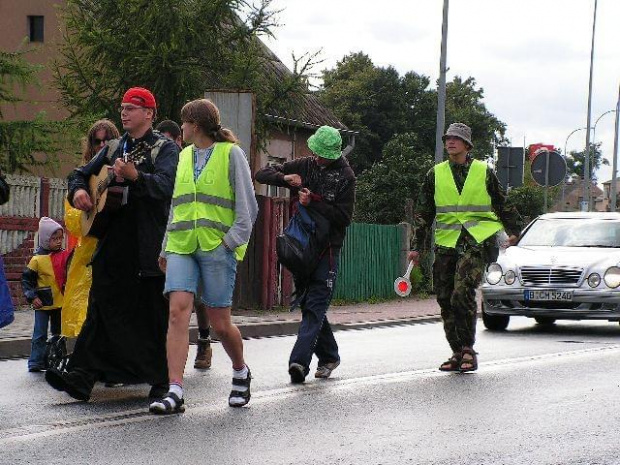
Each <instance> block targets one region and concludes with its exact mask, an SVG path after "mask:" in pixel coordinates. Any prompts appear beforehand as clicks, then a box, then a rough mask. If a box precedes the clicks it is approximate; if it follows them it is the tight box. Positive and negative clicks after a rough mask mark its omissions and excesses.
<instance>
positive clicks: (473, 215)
mask: <svg viewBox="0 0 620 465" xmlns="http://www.w3.org/2000/svg"><path fill="white" fill-rule="evenodd" d="M443 140H444V143H445V148H446V151H447V152H448V155H449V160H448V161H447V162H443V163H440V164H438V165H436V166H434V167H433V168H431V169H430V170H429V172H428V173H427V175H426V177H425V180H424V183H423V185H422V188H421V191H420V193H419V197H418V202H417V207H416V214H415V219H414V223H415V224H414V226H415V231H416V234H415V237H414V241H413V243H412V246H411V252H409V259H410V260H412V261H413V262H414V264H418V263H419V259H420V253H419V250H421V248H422V247H423V246H424V244H425V243H426V242H427V238H428V237H429V236H430V232H431V228H432V226H433V222H434V221H435V220H436V226H435V244H434V248H435V262H434V264H433V282H434V288H435V292H436V294H437V302H438V303H439V306H440V307H441V317H442V320H443V325H444V332H445V335H446V339H447V341H448V344H449V345H450V348H451V349H452V355H451V356H450V358H449V359H448V360H447V361H446V362H444V363H442V364H441V366H440V367H439V369H440V370H442V371H461V372H464V371H474V370H476V369H477V368H478V359H477V354H476V352H475V351H474V349H473V347H474V343H475V342H476V319H477V304H476V288H477V287H478V285H479V284H480V281H481V280H482V275H483V273H484V269H485V266H486V264H487V263H488V262H489V261H490V260H494V257H492V255H493V251H494V250H496V248H495V245H496V233H497V232H498V231H499V230H501V229H502V228H503V229H505V230H506V232H507V234H508V236H509V237H508V241H507V243H506V244H505V245H514V244H515V243H516V242H517V240H518V236H519V232H520V230H521V227H522V223H521V219H520V217H519V214H518V212H517V211H516V209H515V208H514V207H513V206H511V205H509V204H508V203H507V202H506V198H505V194H504V192H503V190H502V188H501V187H500V185H499V181H498V180H497V177H496V176H495V174H494V173H493V171H492V170H491V169H490V168H488V167H487V166H486V165H485V164H484V163H483V162H480V161H477V160H474V159H473V158H472V157H471V155H470V154H469V151H470V150H471V149H472V148H473V144H472V142H471V129H470V128H469V127H468V126H466V125H465V124H462V123H454V124H452V125H450V127H449V128H448V131H447V132H446V134H445V135H444V137H443Z"/></svg>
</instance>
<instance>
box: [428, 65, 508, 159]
mask: <svg viewBox="0 0 620 465" xmlns="http://www.w3.org/2000/svg"><path fill="white" fill-rule="evenodd" d="M483 99H484V90H483V89H482V88H476V80H475V79H474V78H472V77H469V78H467V79H465V80H462V79H461V78H460V77H459V76H456V77H455V78H454V80H453V81H452V82H449V83H447V84H446V123H448V124H449V123H452V122H456V121H460V122H462V123H465V124H467V125H468V126H469V127H470V128H471V131H472V142H473V143H474V149H473V151H472V155H473V156H474V157H475V158H478V159H480V160H484V159H486V158H489V157H490V156H491V155H493V149H494V146H493V144H494V143H495V144H496V145H501V144H503V143H506V142H507V140H506V138H505V136H504V135H505V133H506V124H505V123H503V122H501V121H500V120H499V119H497V118H496V117H495V116H494V115H493V114H492V113H490V112H489V111H488V110H487V108H486V105H485V104H484V103H483ZM433 143H434V139H433ZM433 146H434V145H433Z"/></svg>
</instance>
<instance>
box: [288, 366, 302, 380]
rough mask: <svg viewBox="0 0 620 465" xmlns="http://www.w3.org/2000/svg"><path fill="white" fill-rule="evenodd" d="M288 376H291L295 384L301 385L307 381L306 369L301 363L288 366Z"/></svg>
mask: <svg viewBox="0 0 620 465" xmlns="http://www.w3.org/2000/svg"><path fill="white" fill-rule="evenodd" d="M288 374H289V375H291V383H293V384H301V383H303V382H304V381H305V380H306V369H305V368H304V367H303V366H302V365H300V364H299V363H291V364H290V365H289V366H288Z"/></svg>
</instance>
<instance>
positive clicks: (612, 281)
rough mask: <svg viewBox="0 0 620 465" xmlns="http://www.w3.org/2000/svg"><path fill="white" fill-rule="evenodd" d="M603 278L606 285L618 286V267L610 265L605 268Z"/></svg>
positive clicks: (619, 275)
mask: <svg viewBox="0 0 620 465" xmlns="http://www.w3.org/2000/svg"><path fill="white" fill-rule="evenodd" d="M604 279H605V284H607V286H608V287H611V288H613V289H615V288H616V287H618V286H620V268H618V267H617V266H610V267H609V268H607V271H605V278H604Z"/></svg>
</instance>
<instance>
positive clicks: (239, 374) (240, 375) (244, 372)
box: [233, 365, 248, 379]
mask: <svg viewBox="0 0 620 465" xmlns="http://www.w3.org/2000/svg"><path fill="white" fill-rule="evenodd" d="M247 377H248V366H247V365H243V368H242V369H241V370H235V369H234V368H233V378H237V379H246V378H247Z"/></svg>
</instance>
